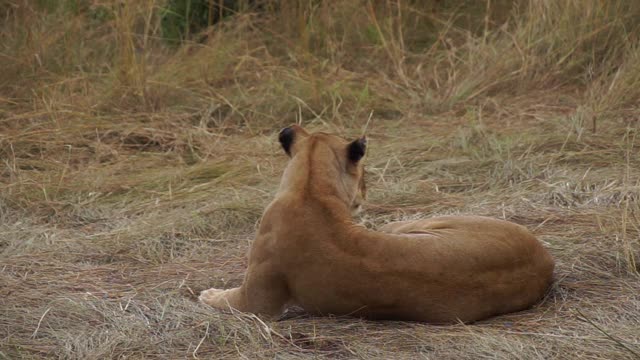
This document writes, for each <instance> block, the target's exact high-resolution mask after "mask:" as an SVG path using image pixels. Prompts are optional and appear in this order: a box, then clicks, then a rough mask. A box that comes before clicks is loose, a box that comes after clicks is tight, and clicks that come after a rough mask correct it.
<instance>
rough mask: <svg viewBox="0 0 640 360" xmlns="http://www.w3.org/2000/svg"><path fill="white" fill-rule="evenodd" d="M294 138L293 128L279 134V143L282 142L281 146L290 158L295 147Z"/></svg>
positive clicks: (285, 129) (283, 130) (287, 128)
mask: <svg viewBox="0 0 640 360" xmlns="http://www.w3.org/2000/svg"><path fill="white" fill-rule="evenodd" d="M294 136H295V132H294V131H293V129H292V128H291V127H286V128H284V129H282V130H280V134H278V141H280V145H282V149H283V150H284V152H286V153H287V155H289V156H291V145H293V139H294Z"/></svg>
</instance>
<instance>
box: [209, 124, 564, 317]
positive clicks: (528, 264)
mask: <svg viewBox="0 0 640 360" xmlns="http://www.w3.org/2000/svg"><path fill="white" fill-rule="evenodd" d="M288 131H289V133H290V134H292V135H291V136H293V138H292V139H293V140H292V141H291V144H290V148H286V150H287V152H288V153H289V154H290V156H291V160H290V162H289V164H288V166H287V168H286V169H285V171H284V175H283V177H282V181H281V184H280V189H279V191H278V193H277V194H276V197H275V199H274V200H273V202H272V203H271V204H270V205H269V206H268V207H267V209H266V210H265V212H264V214H263V217H262V220H261V223H260V227H259V230H258V234H257V236H256V238H255V240H254V242H253V245H252V247H251V252H250V255H249V267H248V269H247V272H246V274H245V278H244V282H243V284H242V285H241V286H240V287H239V288H235V289H230V290H219V289H209V290H206V291H203V292H202V293H201V295H200V300H201V301H202V302H203V303H205V304H209V305H211V306H213V307H215V308H219V309H228V308H229V307H232V308H234V309H237V310H239V311H243V312H252V313H257V314H261V315H266V316H277V315H279V314H281V313H282V311H283V310H284V308H285V306H287V305H289V304H296V305H298V306H301V307H302V308H304V309H305V310H306V311H308V312H311V313H316V314H335V315H355V316H363V317H367V318H375V319H404V320H417V321H426V322H432V323H449V322H456V321H463V322H471V321H475V320H479V319H483V318H487V317H490V316H494V315H498V314H503V313H508V312H514V311H519V310H523V309H526V308H529V307H531V306H532V305H534V304H535V303H536V302H537V301H539V300H540V299H541V298H542V297H543V295H544V294H545V292H546V290H547V288H548V287H549V285H550V283H551V281H552V273H553V268H554V262H553V259H552V258H551V256H550V255H549V253H548V252H547V251H546V250H545V249H544V248H543V247H542V245H541V243H540V242H539V241H538V240H537V239H536V238H535V237H534V236H533V235H531V233H530V232H529V231H527V229H525V228H524V227H522V226H520V225H517V224H514V223H510V222H507V221H502V220H496V219H491V218H485V217H477V216H442V217H436V218H432V219H427V220H418V221H404V222H395V223H391V224H387V225H385V226H383V227H382V228H381V229H380V231H371V230H368V229H366V228H364V227H362V226H359V225H357V224H355V223H354V221H353V219H352V216H351V212H352V210H353V209H354V208H356V207H357V206H359V204H360V202H361V200H362V198H363V197H364V192H365V188H364V180H363V165H362V161H352V160H350V159H349V156H348V155H347V154H348V146H349V142H347V141H346V140H344V139H342V138H339V137H337V136H334V135H330V134H325V133H313V134H309V133H307V132H306V131H305V130H304V129H303V128H301V127H299V126H296V125H294V126H292V127H290V128H289V129H288ZM290 140H291V139H290ZM281 141H282V140H281ZM283 146H285V144H284V143H283Z"/></svg>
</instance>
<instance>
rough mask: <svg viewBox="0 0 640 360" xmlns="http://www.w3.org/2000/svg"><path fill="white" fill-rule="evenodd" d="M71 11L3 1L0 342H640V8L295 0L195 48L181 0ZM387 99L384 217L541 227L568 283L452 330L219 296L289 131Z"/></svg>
mask: <svg viewBox="0 0 640 360" xmlns="http://www.w3.org/2000/svg"><path fill="white" fill-rule="evenodd" d="M40 3H42V4H49V3H48V2H40ZM59 3H60V4H62V5H58V6H55V5H54V6H49V8H45V7H42V6H39V5H36V4H38V2H30V1H21V0H13V1H9V2H8V3H7V4H5V5H0V11H2V14H3V21H2V23H1V25H0V39H2V40H1V42H0V59H1V61H2V63H3V71H2V72H0V160H1V163H0V186H1V188H0V297H1V299H2V300H0V358H7V359H9V358H11V359H15V358H43V357H51V358H78V359H88V358H125V357H126V358H186V357H195V358H198V357H200V358H251V359H253V358H274V357H276V358H300V357H310V358H407V359H415V358H421V357H422V358H434V359H461V358H469V359H478V358H500V359H502V358H504V359H512V358H526V359H529V358H541V359H549V358H563V359H564V358H588V359H625V358H629V359H631V358H638V357H639V354H640V281H639V280H640V279H639V277H638V272H639V270H640V268H639V262H640V219H639V216H640V215H639V214H640V205H639V199H640V170H639V169H640V160H639V158H638V156H637V154H638V146H639V144H638V141H637V140H636V135H637V132H638V117H639V116H640V108H638V104H639V103H640V83H639V82H640V66H639V65H638V64H640V62H639V61H638V60H639V58H640V47H639V42H638V41H639V39H638V37H637V34H639V33H640V32H639V30H640V21H639V20H638V19H640V5H639V4H638V3H637V2H634V1H622V0H620V1H596V0H593V1H592V0H584V1H583V0H562V1H552V0H540V1H531V2H529V1H520V2H516V3H514V4H513V5H512V4H511V2H507V1H500V0H493V1H487V2H477V3H475V4H474V5H465V3H469V2H462V1H460V2H459V1H454V0H449V1H440V2H433V3H431V2H426V3H425V2H416V1H402V2H400V1H398V2H396V1H379V2H373V1H364V2H362V3H357V4H356V2H351V1H336V2H329V1H319V2H311V4H312V5H309V3H308V2H303V1H293V0H289V1H285V2H282V3H283V5H282V6H280V7H278V6H275V5H274V4H271V3H270V4H268V6H266V7H265V10H264V12H250V11H246V12H242V13H239V14H237V15H235V16H234V17H232V18H230V19H228V20H226V21H224V22H222V23H219V24H217V25H216V26H214V27H212V28H211V29H209V30H208V31H207V32H206V33H205V34H201V35H199V36H197V37H196V38H194V39H196V40H198V41H193V42H186V43H185V44H183V45H182V46H181V47H179V48H172V47H167V46H165V45H163V42H162V40H161V39H159V36H158V35H159V27H160V19H159V16H158V13H159V11H158V10H159V9H160V8H161V7H162V6H163V2H162V1H154V0H145V1H140V2H133V1H132V2H125V3H124V5H122V6H120V5H117V4H116V3H115V2H114V3H112V2H109V1H95V2H89V1H86V2H73V1H61V2H59ZM471 3H473V2H471ZM69 4H80V5H79V6H77V7H75V6H71V5H69ZM118 4H119V3H118ZM101 14H102V15H101ZM372 111H373V118H372V123H371V124H370V126H369V130H368V133H369V137H370V139H371V141H370V144H371V145H370V153H369V155H368V160H367V164H368V167H367V171H368V173H369V175H368V182H369V189H370V190H369V200H370V204H369V206H368V211H367V213H366V214H365V215H364V216H363V217H362V219H361V220H362V222H363V223H365V224H366V225H367V226H371V227H375V226H379V225H381V224H383V223H385V222H387V221H390V220H395V219H404V218H418V217H424V216H432V215H437V214H445V213H471V214H481V215H489V216H495V217H500V218H507V219H511V220H512V221H515V222H517V223H520V224H523V225H526V226H528V227H529V228H530V229H531V230H532V231H534V232H535V234H537V236H539V238H540V239H541V240H542V241H544V242H545V244H546V246H547V247H548V248H549V249H550V250H551V252H552V254H553V255H554V257H555V258H556V259H557V273H556V282H555V284H554V286H553V289H552V290H551V292H550V293H549V294H548V296H547V298H546V299H545V300H544V301H543V302H542V303H541V304H540V305H539V306H537V307H536V308H534V309H531V310H529V311H525V312H522V313H518V314H511V315H506V316H501V317H498V318H494V319H490V320H487V321H483V322H480V323H477V324H472V325H453V326H431V325H426V324H420V323H407V322H371V321H364V320H359V319H353V318H313V317H308V316H306V315H304V314H303V313H300V312H296V311H292V312H291V313H290V314H289V316H287V317H285V318H284V319H282V320H280V321H274V322H266V323H265V322H263V321H261V320H260V319H258V318H256V317H254V316H250V315H245V314H229V313H219V312H215V311H212V310H211V309H209V308H207V307H205V306H202V305H200V304H198V303H197V302H195V301H194V299H195V298H194V294H196V293H197V292H198V291H199V290H202V289H205V288H208V287H211V286H225V287H228V286H233V285H237V284H238V283H239V282H240V281H241V278H242V274H243V271H244V268H245V266H246V260H245V254H246V251H247V250H248V248H249V246H250V243H251V240H252V237H253V234H254V232H255V226H256V223H257V221H258V220H259V218H260V215H261V212H262V209H263V208H264V207H265V206H266V204H267V203H268V202H269V201H270V199H271V198H272V196H273V194H274V192H275V189H276V186H277V183H278V177H279V176H280V173H281V171H282V169H283V166H284V164H285V161H286V158H285V156H283V155H282V154H281V151H280V149H279V147H278V145H277V144H276V141H275V134H276V133H277V131H278V130H279V129H280V127H281V126H283V125H285V124H289V123H292V122H296V121H297V122H301V123H303V124H304V125H305V126H307V127H309V128H312V129H322V130H325V131H333V132H338V133H340V134H343V135H348V136H355V135H358V134H360V132H361V131H362V129H363V127H364V124H365V123H366V122H367V119H368V117H369V114H370V113H371V112H372Z"/></svg>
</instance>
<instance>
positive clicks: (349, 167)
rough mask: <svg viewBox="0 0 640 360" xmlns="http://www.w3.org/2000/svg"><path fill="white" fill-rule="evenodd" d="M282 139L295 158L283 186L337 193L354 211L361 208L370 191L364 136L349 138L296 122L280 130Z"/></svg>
mask: <svg viewBox="0 0 640 360" xmlns="http://www.w3.org/2000/svg"><path fill="white" fill-rule="evenodd" d="M278 140H279V141H280V144H281V145H282V148H283V149H284V151H285V153H286V154H287V155H289V157H290V158H291V160H290V161H289V165H288V166H287V169H286V170H285V172H284V175H283V176H282V182H281V190H284V191H303V192H304V194H307V195H311V196H316V197H330V196H335V197H337V198H338V199H340V201H342V202H344V203H345V204H346V205H347V206H348V207H349V208H350V209H351V211H352V212H356V211H358V210H360V207H361V205H362V203H363V202H364V200H365V198H366V192H367V189H366V185H365V180H364V165H363V161H362V160H363V158H364V156H365V152H366V147H367V140H366V138H365V137H364V136H363V137H361V138H359V139H356V140H353V141H348V140H345V139H343V138H341V137H339V136H336V135H332V134H327V133H324V132H316V133H309V132H307V131H306V130H305V129H303V128H302V127H301V126H298V125H292V126H289V127H286V128H284V129H282V130H281V131H280V134H279V136H278Z"/></svg>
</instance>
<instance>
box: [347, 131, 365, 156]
mask: <svg viewBox="0 0 640 360" xmlns="http://www.w3.org/2000/svg"><path fill="white" fill-rule="evenodd" d="M366 150H367V138H366V137H364V136H363V137H361V138H360V139H357V140H354V141H352V142H351V143H350V144H349V147H347V157H348V158H349V160H351V162H353V163H357V162H358V161H360V159H362V157H363V156H364V154H365V152H366Z"/></svg>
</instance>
